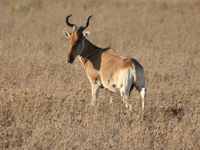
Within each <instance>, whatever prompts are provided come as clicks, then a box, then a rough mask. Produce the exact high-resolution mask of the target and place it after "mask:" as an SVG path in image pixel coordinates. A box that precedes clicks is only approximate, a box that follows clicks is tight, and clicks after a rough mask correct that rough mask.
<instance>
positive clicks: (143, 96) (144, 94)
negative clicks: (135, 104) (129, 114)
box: [138, 88, 146, 111]
mask: <svg viewBox="0 0 200 150" xmlns="http://www.w3.org/2000/svg"><path fill="white" fill-rule="evenodd" d="M138 92H139V93H140V95H141V98H142V111H144V107H145V97H146V89H145V88H141V89H140V90H138Z"/></svg>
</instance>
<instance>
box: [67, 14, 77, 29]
mask: <svg viewBox="0 0 200 150" xmlns="http://www.w3.org/2000/svg"><path fill="white" fill-rule="evenodd" d="M71 16H72V15H69V16H67V17H66V24H67V25H68V26H69V27H71V28H73V29H74V30H75V29H77V26H76V25H75V24H71V23H69V21H68V19H69V17H71Z"/></svg>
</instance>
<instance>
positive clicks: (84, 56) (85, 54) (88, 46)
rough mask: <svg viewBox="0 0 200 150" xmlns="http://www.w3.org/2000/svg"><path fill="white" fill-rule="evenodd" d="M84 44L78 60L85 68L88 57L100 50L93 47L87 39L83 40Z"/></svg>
mask: <svg viewBox="0 0 200 150" xmlns="http://www.w3.org/2000/svg"><path fill="white" fill-rule="evenodd" d="M84 42H85V43H84V48H83V49H84V50H83V53H82V54H81V55H79V60H80V61H81V63H82V64H83V65H84V66H85V64H86V62H87V61H88V56H89V55H90V54H92V53H94V52H95V51H96V50H98V49H100V48H99V47H97V46H95V45H94V44H92V43H91V42H90V41H88V40H87V39H85V41H84Z"/></svg>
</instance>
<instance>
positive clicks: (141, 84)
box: [132, 59, 146, 111]
mask: <svg viewBox="0 0 200 150" xmlns="http://www.w3.org/2000/svg"><path fill="white" fill-rule="evenodd" d="M132 61H133V63H134V67H135V75H136V77H135V83H134V86H135V87H136V89H137V91H138V92H139V93H140V95H141V98H142V110H143V111H144V107H145V97H146V78H145V73H144V69H143V67H142V65H140V64H139V62H137V60H135V59H132Z"/></svg>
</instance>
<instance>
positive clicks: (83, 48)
mask: <svg viewBox="0 0 200 150" xmlns="http://www.w3.org/2000/svg"><path fill="white" fill-rule="evenodd" d="M70 16H71V15H69V16H67V18H66V23H67V25H68V26H70V27H72V28H73V32H72V33H69V32H67V31H63V34H64V35H65V36H66V37H67V38H69V39H70V46H69V51H68V56H67V62H68V63H72V62H73V61H74V59H75V58H76V57H77V56H78V57H79V60H80V61H81V63H82V65H83V67H84V68H85V70H86V74H87V77H88V78H89V81H90V83H91V86H92V102H91V104H94V103H95V102H96V100H97V98H98V93H99V89H100V88H107V89H109V90H110V103H112V100H113V93H114V92H117V91H120V95H121V97H122V100H123V102H124V103H125V105H126V107H129V108H130V109H131V105H130V104H129V103H128V99H129V97H130V92H131V91H132V89H133V88H134V87H135V88H136V89H137V91H138V92H139V93H140V94H141V98H142V100H143V102H142V108H143V110H144V100H145V91H146V89H145V82H146V81H145V74H144V69H143V67H142V66H141V65H140V64H139V63H138V61H137V60H135V59H133V58H128V57H123V56H120V55H118V54H117V53H116V52H115V51H114V50H113V49H111V48H105V49H102V48H99V47H97V46H95V45H93V44H92V43H91V42H90V41H89V40H87V38H86V37H87V36H88V35H89V32H86V33H83V30H85V29H86V28H87V27H88V25H89V20H90V18H91V17H92V16H90V17H88V18H87V20H86V23H85V24H84V25H83V26H80V27H79V28H77V26H76V25H75V24H71V23H69V21H68V19H69V17H70Z"/></svg>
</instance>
